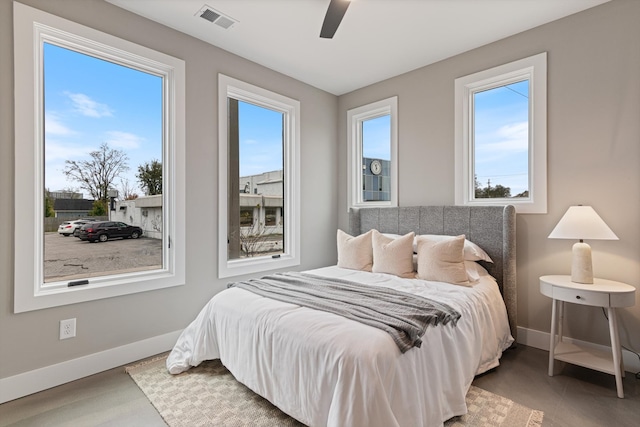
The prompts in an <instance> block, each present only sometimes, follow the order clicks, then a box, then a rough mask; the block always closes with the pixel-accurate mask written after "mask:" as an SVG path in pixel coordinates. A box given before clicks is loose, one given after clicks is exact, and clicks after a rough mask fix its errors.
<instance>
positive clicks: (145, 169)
mask: <svg viewBox="0 0 640 427" xmlns="http://www.w3.org/2000/svg"><path fill="white" fill-rule="evenodd" d="M136 177H137V178H138V182H139V183H140V188H142V190H143V191H144V194H146V195H147V196H154V195H156V194H162V163H160V162H159V161H158V160H152V161H151V162H148V163H145V164H144V165H140V166H138V174H137V175H136Z"/></svg>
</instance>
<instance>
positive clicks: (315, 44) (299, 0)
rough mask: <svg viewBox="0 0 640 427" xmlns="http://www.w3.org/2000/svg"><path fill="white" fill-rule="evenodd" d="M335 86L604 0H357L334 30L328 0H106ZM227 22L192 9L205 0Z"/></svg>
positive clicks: (394, 71)
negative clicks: (327, 27)
mask: <svg viewBox="0 0 640 427" xmlns="http://www.w3.org/2000/svg"><path fill="white" fill-rule="evenodd" d="M107 1H109V2H110V3H113V4H115V5H117V6H119V7H122V8H124V9H127V10H130V11H131V12H134V13H137V14H139V15H142V16H144V17H147V18H149V19H152V20H154V21H157V22H160V23H162V24H164V25H167V26H169V27H172V28H174V29H176V30H178V31H181V32H183V33H186V34H189V35H191V36H193V37H197V38H199V39H201V40H204V41H206V42H208V43H211V44H212V45H215V46H218V47H220V48H222V49H225V50H227V51H229V52H232V53H234V54H236V55H239V56H241V57H243V58H246V59H249V60H251V61H254V62H256V63H258V64H261V65H264V66H265V67H268V68H271V69H273V70H276V71H278V72H281V73H283V74H286V75H288V76H291V77H293V78H295V79H297V80H300V81H302V82H305V83H308V84H310V85H312V86H315V87H317V88H320V89H323V90H325V91H327V92H330V93H333V94H335V95H341V94H344V93H347V92H350V91H353V90H355V89H358V88H361V87H364V86H367V85H369V84H372V83H376V82H378V81H381V80H384V79H387V78H389V77H393V76H396V75H399V74H402V73H405V72H408V71H411V70H414V69H416V68H420V67H423V66H425V65H429V64H432V63H434V62H437V61H440V60H442V59H445V58H448V57H451V56H454V55H457V54H459V53H462V52H465V51H468V50H471V49H474V48H476V47H479V46H482V45H485V44H487V43H491V42H493V41H496V40H499V39H502V38H505V37H508V36H510V35H513V34H516V33H519V32H522V31H525V30H528V29H530V28H533V27H537V26H539V25H542V24H545V23H547V22H551V21H554V20H556V19H559V18H562V17H565V16H567V15H571V14H573V13H576V12H579V11H582V10H584V9H588V8H590V7H593V6H597V5H599V4H602V3H606V2H607V1H609V0H354V1H352V2H351V5H350V7H349V9H348V10H347V12H346V14H345V16H344V19H343V20H342V23H341V25H340V27H339V28H338V31H337V32H336V34H335V37H334V38H333V39H321V38H320V37H319V34H320V28H321V26H322V21H323V20H324V16H325V13H326V10H327V6H328V4H329V0H153V1H152V0H107ZM205 4H206V5H207V6H210V7H211V8H213V9H214V10H216V11H218V12H222V13H223V14H225V15H227V16H229V17H231V18H232V19H234V20H235V21H237V23H236V24H234V25H233V26H232V27H231V28H230V29H228V30H225V29H223V28H222V27H220V26H218V25H216V24H212V23H210V22H208V21H206V20H205V19H203V18H200V17H199V14H198V11H199V10H201V9H202V7H203V6H204V5H205Z"/></svg>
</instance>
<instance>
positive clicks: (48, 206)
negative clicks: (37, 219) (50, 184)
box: [44, 189, 56, 218]
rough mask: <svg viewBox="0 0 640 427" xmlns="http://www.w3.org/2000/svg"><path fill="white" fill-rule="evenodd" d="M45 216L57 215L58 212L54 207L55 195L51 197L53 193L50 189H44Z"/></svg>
mask: <svg viewBox="0 0 640 427" xmlns="http://www.w3.org/2000/svg"><path fill="white" fill-rule="evenodd" d="M44 216H45V217H46V218H51V217H54V216H56V212H55V210H54V209H53V197H51V193H50V192H49V189H46V190H45V191H44Z"/></svg>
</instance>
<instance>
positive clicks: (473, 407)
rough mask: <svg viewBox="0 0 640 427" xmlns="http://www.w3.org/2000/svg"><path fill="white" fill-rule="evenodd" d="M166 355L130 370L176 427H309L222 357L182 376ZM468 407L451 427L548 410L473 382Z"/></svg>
mask: <svg viewBox="0 0 640 427" xmlns="http://www.w3.org/2000/svg"><path fill="white" fill-rule="evenodd" d="M165 360H166V356H162V357H158V358H154V359H151V360H147V361H144V362H141V363H139V364H137V365H135V366H129V367H127V368H126V371H127V372H128V373H129V375H131V378H133V380H134V381H135V382H136V384H138V387H140V389H141V390H142V391H143V392H144V394H145V395H146V396H147V397H148V398H149V400H150V401H151V403H152V404H153V406H155V408H156V409H157V410H158V412H160V414H161V415H162V418H164V420H165V421H166V423H167V424H168V425H169V426H171V427H182V426H184V427H196V426H223V427H231V426H238V427H240V426H251V427H254V426H255V427H259V426H265V427H267V426H269V427H272V426H283V427H284V426H300V427H302V426H304V425H303V424H301V423H299V422H298V421H296V420H294V419H293V418H291V417H289V416H288V415H287V414H285V413H284V412H282V411H280V410H279V409H278V408H276V407H275V406H273V405H272V404H271V403H270V402H269V401H267V400H266V399H263V398H262V397H260V396H258V395H257V394H255V393H254V392H252V391H251V390H249V389H248V388H247V387H245V386H244V385H242V384H240V383H239V382H237V381H236V380H235V378H234V377H233V375H231V373H230V372H229V371H228V370H227V369H226V368H225V367H224V366H223V365H222V364H221V363H220V361H219V360H211V361H206V362H203V363H202V364H200V366H198V367H197V368H191V369H190V370H188V371H187V372H184V373H182V374H180V375H171V374H169V373H168V372H167V370H166V368H165ZM466 400H467V408H468V410H469V412H468V413H467V414H466V415H463V416H461V417H455V418H452V419H451V420H449V421H447V422H446V423H445V426H447V427H460V426H465V427H481V426H482V427H485V426H486V427H490V426H504V427H519V426H523V427H525V426H526V427H539V426H541V425H542V417H543V413H542V412H541V411H535V410H532V409H529V408H527V407H525V406H522V405H519V404H517V403H515V402H513V401H511V400H509V399H507V398H504V397H501V396H498V395H496V394H493V393H490V392H488V391H485V390H482V389H480V388H477V387H474V386H471V389H470V390H469V393H468V394H467V399H466Z"/></svg>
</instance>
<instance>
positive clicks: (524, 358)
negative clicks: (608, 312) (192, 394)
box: [0, 345, 640, 427]
mask: <svg viewBox="0 0 640 427" xmlns="http://www.w3.org/2000/svg"><path fill="white" fill-rule="evenodd" d="M548 354H549V353H548V352H546V351H542V350H538V349H535V348H532V347H527V346H523V345H520V346H518V347H517V348H515V349H512V350H509V351H507V352H506V353H505V354H504V355H503V357H502V360H501V365H500V366H499V367H498V368H496V369H494V370H492V371H490V372H488V373H486V374H484V375H481V376H479V377H477V378H476V379H475V380H474V382H473V383H474V385H476V386H478V387H480V388H483V389H485V390H488V391H491V392H493V393H496V394H499V395H502V396H504V397H508V398H509V399H511V400H513V401H515V402H517V403H520V404H522V405H525V406H528V407H530V408H534V409H539V410H542V411H544V413H545V414H544V423H543V426H563V427H565V426H566V427H573V426H575V427H578V426H579V427H590V426H593V427H596V426H598V427H600V426H619V427H627V426H628V427H631V426H637V425H640V380H637V379H636V378H635V377H634V375H633V374H631V373H629V372H627V375H626V377H625V378H624V392H625V398H624V399H619V398H618V397H617V396H616V389H615V380H614V378H613V376H611V375H607V374H603V373H599V372H594V371H591V370H589V369H585V368H581V367H578V366H573V365H566V366H565V367H564V368H563V370H562V371H561V373H560V374H559V375H556V376H554V377H549V376H548V375H547V361H548ZM164 425H165V423H164V422H163V421H162V418H161V417H160V415H159V414H158V413H157V412H156V410H155V409H154V408H153V406H152V405H151V404H150V403H149V401H148V400H147V398H146V397H145V396H144V394H143V393H142V392H141V391H140V389H138V387H137V386H136V385H135V383H134V382H133V381H132V380H131V378H130V377H129V375H128V374H126V373H125V372H124V368H116V369H112V370H109V371H106V372H102V373H100V374H96V375H93V376H91V377H87V378H83V379H81V380H78V381H74V382H72V383H68V384H65V385H62V386H59V387H55V388H52V389H50V390H46V391H43V392H40V393H36V394H33V395H31V396H27V397H24V398H22V399H17V400H14V401H11V402H7V403H5V404H2V405H0V426H2V427H4V426H12V427H18V426H38V427H40V426H52V427H59V426H70V427H71V426H73V427H78V426H82V427H84V426H86V427H89V426H119V427H122V426H125V427H126V426H136V427H139V426H141V427H145V426H150V427H151V426H153V427H155V426H164ZM509 427H511V426H509Z"/></svg>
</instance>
